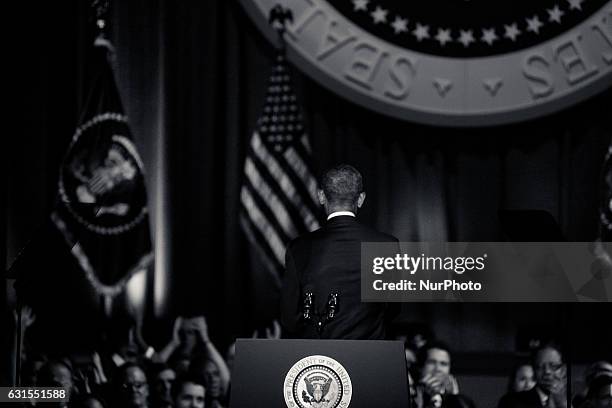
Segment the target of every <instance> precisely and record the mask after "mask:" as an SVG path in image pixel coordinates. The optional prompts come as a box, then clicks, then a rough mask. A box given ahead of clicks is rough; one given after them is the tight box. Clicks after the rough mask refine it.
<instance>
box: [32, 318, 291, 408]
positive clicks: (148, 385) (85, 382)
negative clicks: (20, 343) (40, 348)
mask: <svg viewBox="0 0 612 408" xmlns="http://www.w3.org/2000/svg"><path fill="white" fill-rule="evenodd" d="M34 322H35V317H34V315H33V313H32V312H31V309H29V308H25V309H24V311H23V312H22V325H23V335H24V337H25V338H26V339H27V330H28V327H29V326H31V325H32V324H33V323H34ZM254 335H256V333H255V334H254ZM266 335H267V336H268V337H270V338H272V337H280V326H279V325H278V323H276V322H275V323H274V325H273V326H272V328H271V329H267V330H266ZM117 340H118V339H117V338H115V339H113V340H112V341H108V342H106V343H107V344H105V345H103V346H101V347H100V349H99V350H95V351H93V352H92V353H91V355H89V356H86V358H83V356H80V357H79V358H78V359H75V358H74V356H64V357H61V356H60V357H58V356H53V357H50V356H47V355H45V354H41V353H38V352H35V351H33V350H29V349H28V348H27V347H26V349H25V350H24V352H23V353H22V361H23V365H22V369H21V386H38V387H63V388H65V389H66V390H68V392H69V398H68V400H69V402H66V403H58V404H55V406H60V407H70V408H73V407H83V408H84V407H87V408H109V407H117V408H123V407H126V408H127V407H130V408H173V407H174V408H203V407H208V408H223V407H227V406H228V401H229V389H230V371H231V368H232V364H233V360H234V352H235V346H234V344H232V345H231V346H230V347H229V348H228V350H227V351H226V352H225V353H224V354H223V355H222V354H221V353H220V352H219V351H218V349H217V347H216V346H215V345H214V344H213V342H212V341H211V340H210V336H209V330H208V325H207V323H206V319H205V318H204V317H203V316H193V317H189V318H184V317H178V318H177V319H176V320H175V322H174V325H173V329H172V336H171V339H170V341H169V342H168V343H167V344H166V345H165V346H164V347H162V348H160V349H159V350H155V349H153V348H152V347H150V346H149V345H147V343H146V342H145V341H144V339H143V336H142V333H141V329H140V327H139V325H138V324H134V325H132V326H131V327H129V329H128V330H127V335H125V336H120V337H119V340H118V341H117ZM26 343H27V342H26ZM34 405H35V404H34V403H30V402H26V403H24V406H34ZM39 405H40V404H39ZM44 406H49V407H50V406H52V405H51V404H50V403H45V404H44Z"/></svg>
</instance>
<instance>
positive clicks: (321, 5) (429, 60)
mask: <svg viewBox="0 0 612 408" xmlns="http://www.w3.org/2000/svg"><path fill="white" fill-rule="evenodd" d="M241 1H242V3H243V5H244V6H245V9H246V10H247V12H248V14H249V15H250V16H251V18H252V19H253V20H254V21H255V22H256V24H257V26H258V27H259V28H260V29H261V30H262V31H263V32H264V33H265V35H266V36H267V37H268V38H269V39H270V40H271V41H274V40H275V35H276V34H275V32H274V31H273V29H272V28H271V27H270V25H269V24H268V16H269V12H270V10H271V9H272V8H273V7H275V6H276V5H278V4H280V5H281V6H282V7H285V8H287V9H289V10H291V14H292V18H291V19H290V20H288V22H287V30H286V33H285V39H286V42H287V44H288V47H287V48H288V49H287V52H288V57H289V59H290V60H291V61H292V62H293V63H294V64H295V66H297V67H299V69H302V70H303V71H304V72H306V73H307V74H308V75H310V76H311V77H312V78H314V79H315V80H317V81H319V82H320V83H321V84H323V85H325V86H326V87H328V88H330V89H332V90H333V91H335V92H337V93H339V94H341V95H343V96H344V97H346V98H348V99H349V100H351V101H354V102H356V103H359V104H360V105H363V106H365V107H367V108H370V109H373V110H376V111H378V112H381V113H384V114H388V115H391V116H394V117H397V118H401V119H406V120H411V121H417V122H422V123H428V124H434V125H446V126H484V125H496V124H504V123H511V122H516V121H520V120H525V119H529V118H535V117H538V116H542V115H545V114H547V113H551V112H554V111H557V110H560V109H562V108H564V107H567V106H570V105H571V104H574V103H576V102H579V101H581V100H584V99H585V98H588V97H589V96H592V95H594V94H596V93H597V92H600V91H602V90H604V89H606V88H608V87H609V86H611V85H612V1H611V0H538V1H520V2H519V1H511V0H498V1H491V0H430V1H427V2H423V1H421V2H412V1H390V0H337V1H325V0H241Z"/></svg>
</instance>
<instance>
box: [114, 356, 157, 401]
mask: <svg viewBox="0 0 612 408" xmlns="http://www.w3.org/2000/svg"><path fill="white" fill-rule="evenodd" d="M115 380H116V387H115V395H114V396H115V398H116V404H113V407H117V408H148V406H149V385H148V384H147V376H146V374H145V372H144V370H143V369H142V367H141V366H140V365H138V364H136V363H125V364H123V365H122V366H121V367H119V369H118V373H117V376H116V377H115Z"/></svg>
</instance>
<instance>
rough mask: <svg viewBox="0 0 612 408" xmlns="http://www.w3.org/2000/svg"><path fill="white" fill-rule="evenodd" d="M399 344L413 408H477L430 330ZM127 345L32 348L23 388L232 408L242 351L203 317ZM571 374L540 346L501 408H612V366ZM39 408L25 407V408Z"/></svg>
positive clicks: (98, 407)
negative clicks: (86, 351) (79, 352)
mask: <svg viewBox="0 0 612 408" xmlns="http://www.w3.org/2000/svg"><path fill="white" fill-rule="evenodd" d="M34 322H35V316H34V315H33V313H32V311H31V310H30V309H29V308H25V309H24V310H23V312H22V326H23V334H24V337H27V330H28V327H30V326H31V325H32V324H33V323H34ZM421 327H422V328H425V326H421ZM264 336H265V337H266V338H281V329H280V326H279V324H278V323H277V322H274V323H273V325H272V326H271V327H270V328H268V329H266V330H265V334H264ZM253 337H257V333H254V334H253ZM394 337H395V339H397V340H401V341H403V342H404V345H405V358H406V366H407V372H408V388H409V392H410V401H411V405H410V408H476V404H475V402H474V400H478V398H475V397H478V396H475V395H465V393H463V392H462V390H461V386H460V382H459V381H458V380H457V377H456V375H455V374H454V372H453V358H452V352H451V350H450V348H449V347H448V346H447V345H446V344H445V343H443V342H441V341H438V340H437V339H435V337H434V336H433V333H432V332H431V331H430V330H428V329H424V330H416V331H411V332H410V333H408V334H406V333H398V334H396V335H395V336H394ZM120 339H121V340H120V341H109V342H107V344H105V345H103V346H101V347H99V349H98V350H95V351H93V352H92V353H91V355H89V356H87V358H82V357H81V358H79V359H75V358H73V356H64V357H58V356H53V357H51V356H47V355H44V354H41V353H37V352H35V351H34V350H30V349H28V348H26V349H25V350H24V352H23V353H22V361H23V366H22V369H21V385H22V386H39V387H45V386H48V387H58V386H61V387H63V388H65V389H66V390H68V392H69V402H66V403H59V404H56V405H55V406H59V407H70V408H74V407H77V408H81V407H87V408H109V407H117V408H124V407H125V408H127V407H129V408H203V407H207V408H223V407H228V406H229V394H230V384H231V371H232V366H233V361H234V354H235V344H232V345H230V346H229V348H228V349H227V351H226V352H225V353H223V354H221V353H220V352H219V351H218V349H217V347H216V346H215V345H214V344H213V342H212V341H211V339H210V335H209V330H208V325H207V323H206V319H205V318H204V317H203V316H192V317H188V318H184V317H178V318H177V319H176V320H175V321H174V325H173V329H172V335H171V339H170V341H169V342H168V343H167V344H166V345H165V346H164V347H161V348H160V349H159V350H155V349H153V348H152V347H150V346H148V345H147V343H146V342H145V341H144V339H143V337H142V334H141V330H140V327H139V325H138V324H134V325H132V326H131V327H129V329H128V330H127V335H126V336H122V337H121V338H120ZM567 371H568V366H567V363H566V361H565V359H564V356H563V350H562V348H561V347H559V346H558V345H557V344H555V343H553V342H543V343H541V344H537V345H536V346H534V347H533V349H532V350H531V358H526V359H521V360H519V361H517V362H516V365H515V367H514V369H513V370H512V371H511V372H509V373H508V386H507V390H506V392H505V394H503V395H500V396H499V400H498V403H497V408H568V407H573V408H612V364H610V363H609V362H606V361H598V362H596V363H593V364H592V365H591V366H589V367H588V369H587V370H586V373H585V375H584V378H583V379H582V383H583V384H584V387H583V389H579V390H569V389H568V372H567ZM34 405H35V404H33V403H29V402H26V403H24V405H23V406H30V407H31V406H34ZM39 405H40V404H39ZM44 406H49V407H50V406H52V405H51V404H49V403H45V404H44ZM480 408H494V407H480Z"/></svg>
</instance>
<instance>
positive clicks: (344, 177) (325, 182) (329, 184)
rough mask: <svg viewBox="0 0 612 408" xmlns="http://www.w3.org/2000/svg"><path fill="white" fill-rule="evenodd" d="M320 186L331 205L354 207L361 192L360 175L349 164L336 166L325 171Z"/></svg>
mask: <svg viewBox="0 0 612 408" xmlns="http://www.w3.org/2000/svg"><path fill="white" fill-rule="evenodd" d="M320 184H321V189H322V190H323V192H324V193H325V197H326V198H327V201H328V202H329V203H330V204H331V205H342V206H354V205H355V203H356V201H357V199H358V198H359V194H361V193H362V192H363V178H362V177H361V173H359V170H357V169H356V168H355V167H353V166H351V165H349V164H338V165H336V166H334V167H332V168H330V169H329V170H327V171H326V172H325V173H323V176H322V177H321V181H320Z"/></svg>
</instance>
